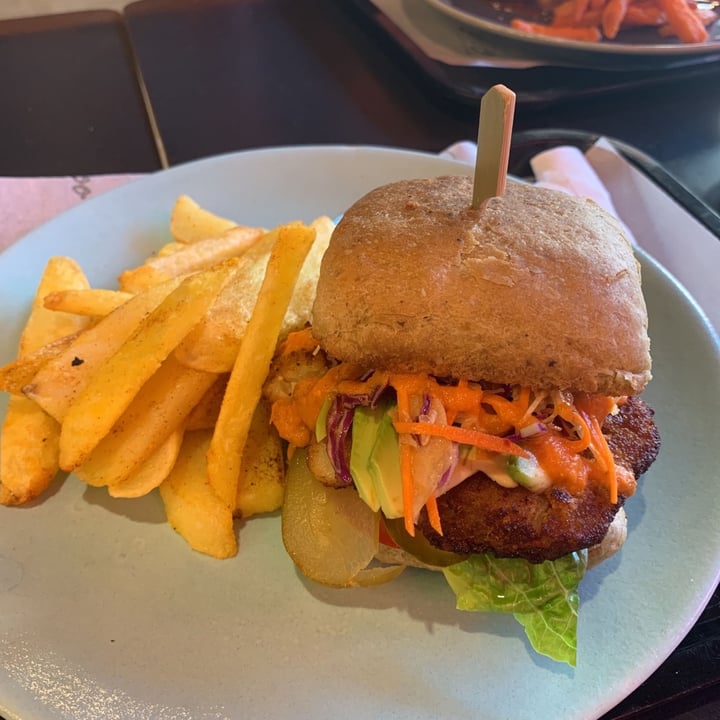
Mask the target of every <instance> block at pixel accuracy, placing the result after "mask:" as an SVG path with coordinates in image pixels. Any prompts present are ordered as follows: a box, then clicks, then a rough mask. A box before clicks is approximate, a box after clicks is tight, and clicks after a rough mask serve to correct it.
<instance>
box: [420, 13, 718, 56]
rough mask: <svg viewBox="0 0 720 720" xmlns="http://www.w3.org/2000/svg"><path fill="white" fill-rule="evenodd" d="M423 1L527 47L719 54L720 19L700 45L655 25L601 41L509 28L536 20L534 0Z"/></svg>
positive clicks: (647, 53) (611, 52) (634, 53)
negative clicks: (514, 23)
mask: <svg viewBox="0 0 720 720" xmlns="http://www.w3.org/2000/svg"><path fill="white" fill-rule="evenodd" d="M426 2H427V3H428V4H429V5H431V6H432V7H434V8H435V9H437V10H439V11H440V12H442V13H443V14H445V15H448V16H450V17H452V18H454V19H455V20H458V21H460V22H462V23H464V24H466V25H469V26H471V27H474V28H477V29H479V30H482V31H484V32H487V33H491V34H493V35H497V36H500V37H504V38H508V39H512V40H516V41H519V42H521V43H524V44H528V45H530V46H533V45H534V46H536V47H538V46H540V47H543V48H545V49H555V50H564V51H570V52H572V53H575V54H578V55H583V54H586V53H589V54H591V55H595V56H600V57H602V56H603V55H605V56H608V55H617V56H627V57H628V58H630V57H636V58H637V57H640V56H649V57H655V58H656V59H661V58H663V59H665V60H669V59H671V58H675V59H677V60H680V59H682V58H687V57H689V56H697V55H712V54H717V53H720V21H718V22H715V23H713V25H712V26H711V27H710V28H709V30H708V32H709V34H710V38H709V40H708V41H707V42H705V43H702V44H688V43H681V42H680V41H678V40H676V39H673V38H663V37H662V36H661V35H660V34H659V33H658V31H657V29H655V28H637V29H632V30H623V31H622V32H621V33H620V35H619V36H618V38H617V39H615V40H604V41H602V42H597V43H595V42H583V41H578V40H565V39H563V38H553V37H548V36H543V35H533V34H531V33H525V32H521V31H519V30H515V29H514V28H512V27H510V20H512V18H513V17H521V18H523V19H525V20H535V21H537V20H539V18H540V14H539V10H536V9H535V7H536V6H535V5H534V0H531V1H530V2H523V0H520V1H518V0H498V1H494V0H426ZM702 2H703V5H704V6H706V7H708V8H717V7H718V4H717V2H716V1H715V0H702Z"/></svg>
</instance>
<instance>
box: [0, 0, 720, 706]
mask: <svg viewBox="0 0 720 720" xmlns="http://www.w3.org/2000/svg"><path fill="white" fill-rule="evenodd" d="M0 67H2V68H3V73H2V80H0V82H2V84H3V111H2V112H1V113H0V176H38V175H74V176H76V175H88V174H94V173H128V172H133V173H137V172H147V171H153V170H157V169H160V168H162V167H165V166H168V165H175V164H178V163H182V162H185V161H189V160H193V159H196V158H200V157H205V156H208V155H213V154H218V153H225V152H231V151H236V150H242V149H247V148H257V147H264V146H279V145H296V144H318V143H319V144H327V143H331V144H335V143H343V144H372V145H384V146H395V147H406V148H413V149H419V150H427V151H440V150H442V149H443V148H445V147H446V146H448V145H450V144H451V143H453V142H455V141H457V140H460V139H473V138H474V137H475V135H476V131H477V107H478V105H477V102H476V99H474V98H473V97H472V94H473V91H475V92H476V93H477V94H479V93H481V92H482V90H483V88H486V87H488V86H489V85H491V84H494V83H495V82H505V83H506V84H511V82H510V81H509V80H508V79H506V78H505V77H504V76H503V74H502V72H498V71H496V70H492V71H483V70H481V69H480V70H475V71H474V73H473V75H472V79H471V80H469V79H468V78H469V76H468V75H467V74H466V73H465V74H464V73H463V72H461V73H459V74H458V73H456V72H454V71H453V72H449V71H448V68H443V67H438V66H437V65H436V64H433V63H431V62H428V61H427V59H425V58H423V57H422V56H421V55H420V54H419V53H418V52H417V48H414V47H413V46H412V44H411V43H409V41H408V39H407V38H405V37H404V36H402V35H401V34H400V33H398V32H397V31H396V29H394V28H392V27H389V26H388V24H387V23H386V22H385V20H384V18H383V17H382V16H381V15H380V14H378V13H377V11H375V9H374V7H373V6H372V4H370V3H369V2H367V1H366V0H362V1H361V0H346V1H345V2H342V3H340V2H337V1H336V0H305V1H304V2H297V0H142V1H141V2H136V3H132V4H130V5H129V6H128V7H127V8H126V11H125V13H124V14H118V13H113V12H108V11H97V12H86V13H73V14H67V15H59V16H49V17H44V18H28V19H20V20H9V21H4V22H0ZM533 73H534V74H530V75H527V74H526V75H517V74H515V75H513V76H512V81H513V82H514V83H515V84H516V85H517V86H518V87H519V88H520V91H519V92H518V108H517V112H516V117H515V131H516V137H517V142H516V143H515V144H514V149H513V154H512V156H511V170H513V171H515V172H519V173H522V172H524V171H525V170H526V160H527V157H529V154H530V152H531V151H534V150H535V149H539V148H542V147H544V146H548V145H552V144H556V143H557V142H559V141H563V140H566V139H567V138H571V139H573V140H576V141H577V143H578V144H582V143H584V142H587V140H588V139H592V138H593V137H596V136H598V135H605V136H608V137H610V138H613V139H616V140H618V141H620V142H621V143H625V144H628V145H629V146H631V148H633V149H636V150H637V151H639V153H640V156H641V157H644V156H647V158H649V161H650V162H654V163H657V167H659V168H660V169H661V170H662V172H663V173H664V172H665V171H668V172H669V173H670V174H671V176H672V178H674V181H673V182H676V183H677V186H678V187H679V188H680V189H681V191H682V192H683V193H687V196H689V197H691V198H692V200H693V201H694V202H696V203H697V205H696V207H698V206H707V208H708V209H709V211H710V212H711V213H712V211H715V212H720V92H718V87H720V63H712V64H707V65H704V66H703V67H701V68H697V67H695V68H688V69H687V70H686V72H682V73H678V72H667V73H651V74H647V73H640V74H638V73H631V74H630V75H627V76H624V75H623V74H622V73H621V74H619V75H613V77H612V78H609V76H608V73H607V72H605V71H600V70H598V71H597V72H595V71H592V70H587V71H584V72H583V73H582V74H580V75H574V76H572V77H570V78H568V77H567V76H563V77H560V78H559V77H557V76H554V75H552V74H550V75H549V76H546V77H545V78H544V77H543V76H542V74H540V75H539V76H538V75H537V73H535V71H533ZM511 86H512V84H511ZM539 90H541V92H539ZM714 220H716V218H714ZM611 718H612V719H618V718H633V720H640V719H641V718H642V719H643V720H644V719H645V718H672V719H674V720H691V719H695V720H710V719H716V718H720V597H719V595H718V593H716V594H715V596H714V598H713V599H712V600H711V602H710V604H709V605H708V607H707V608H706V610H705V612H704V614H703V615H702V617H701V618H700V620H699V622H698V623H697V625H696V626H695V627H694V628H693V629H692V630H691V632H690V633H689V635H688V636H687V637H686V638H685V640H684V641H683V642H682V643H681V644H680V646H679V647H678V649H677V650H676V651H675V652H674V653H673V654H672V655H671V657H670V658H669V659H668V660H667V661H666V662H665V664H664V665H663V666H662V667H661V668H660V669H659V670H658V671H657V672H656V673H655V674H654V675H653V676H652V677H651V678H650V679H648V681H647V682H646V683H644V684H643V685H642V686H641V687H640V688H638V689H637V690H636V691H635V692H633V693H632V694H631V695H630V696H629V697H628V698H627V699H626V700H624V701H623V702H622V703H620V705H619V706H618V707H616V708H615V709H614V710H613V711H612V712H610V713H608V714H607V715H606V718H605V720H610V719H611Z"/></svg>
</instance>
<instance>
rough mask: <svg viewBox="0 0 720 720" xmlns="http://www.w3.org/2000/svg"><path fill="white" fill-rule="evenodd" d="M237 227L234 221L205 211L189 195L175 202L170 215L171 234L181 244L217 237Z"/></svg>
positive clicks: (182, 196)
mask: <svg viewBox="0 0 720 720" xmlns="http://www.w3.org/2000/svg"><path fill="white" fill-rule="evenodd" d="M236 225H237V223H235V222H233V221H232V220H227V219H226V218H223V217H220V216H219V215H215V213H212V212H210V211H209V210H205V208H203V207H201V206H200V205H198V203H196V202H195V201H194V200H193V199H192V198H191V197H188V196H187V195H181V196H180V197H179V198H178V199H177V200H176V201H175V205H174V207H173V209H172V213H171V214H170V233H171V234H172V236H173V237H174V238H175V240H176V241H177V242H179V243H194V242H197V241H198V240H205V239H206V238H209V237H217V236H218V235H222V234H223V233H224V232H225V231H226V230H230V228H233V227H235V226H236Z"/></svg>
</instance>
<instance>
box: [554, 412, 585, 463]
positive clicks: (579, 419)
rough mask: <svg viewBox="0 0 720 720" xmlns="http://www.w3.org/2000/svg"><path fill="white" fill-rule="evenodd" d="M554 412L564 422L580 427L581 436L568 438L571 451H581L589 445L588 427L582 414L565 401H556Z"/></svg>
mask: <svg viewBox="0 0 720 720" xmlns="http://www.w3.org/2000/svg"><path fill="white" fill-rule="evenodd" d="M555 412H556V413H557V414H558V417H561V418H562V419H563V420H565V421H566V422H569V423H571V424H573V425H579V426H580V429H581V431H582V432H581V437H580V438H579V439H578V440H568V441H567V443H568V446H569V447H570V448H572V450H573V452H576V453H581V452H582V451H583V450H585V449H587V448H588V447H589V446H590V439H591V438H590V429H589V428H588V426H587V422H586V420H585V418H584V417H583V415H581V414H580V413H579V412H578V411H577V410H576V409H575V408H574V407H573V406H572V405H567V404H566V403H557V404H556V405H555Z"/></svg>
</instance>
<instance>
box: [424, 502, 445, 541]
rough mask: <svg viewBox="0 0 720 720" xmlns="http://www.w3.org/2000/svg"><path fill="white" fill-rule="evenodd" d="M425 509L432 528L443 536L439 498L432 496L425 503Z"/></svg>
mask: <svg viewBox="0 0 720 720" xmlns="http://www.w3.org/2000/svg"><path fill="white" fill-rule="evenodd" d="M425 508H426V510H427V514H428V520H429V521H430V527H431V528H432V529H433V530H434V531H435V532H436V533H437V534H438V535H442V534H443V531H442V523H441V522H440V513H439V512H438V505H437V498H436V497H435V496H434V495H431V496H430V497H429V498H428V499H427V502H426V503H425Z"/></svg>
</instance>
